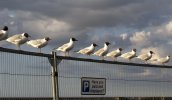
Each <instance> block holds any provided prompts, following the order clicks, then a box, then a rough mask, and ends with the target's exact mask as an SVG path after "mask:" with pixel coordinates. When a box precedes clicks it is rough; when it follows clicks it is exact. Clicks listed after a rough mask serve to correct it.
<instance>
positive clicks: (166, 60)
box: [154, 55, 170, 65]
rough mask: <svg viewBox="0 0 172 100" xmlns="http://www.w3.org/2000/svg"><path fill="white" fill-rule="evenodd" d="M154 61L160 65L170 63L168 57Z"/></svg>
mask: <svg viewBox="0 0 172 100" xmlns="http://www.w3.org/2000/svg"><path fill="white" fill-rule="evenodd" d="M154 61H157V62H160V63H161V64H163V65H164V64H165V63H168V62H169V61H170V56H169V55H168V56H166V57H164V58H158V59H155V60H154Z"/></svg>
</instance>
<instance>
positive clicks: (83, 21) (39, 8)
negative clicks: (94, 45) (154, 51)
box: [0, 0, 172, 30]
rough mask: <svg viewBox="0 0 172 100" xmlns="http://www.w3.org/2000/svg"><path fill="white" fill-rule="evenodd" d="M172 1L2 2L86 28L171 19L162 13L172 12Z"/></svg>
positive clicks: (145, 25)
mask: <svg viewBox="0 0 172 100" xmlns="http://www.w3.org/2000/svg"><path fill="white" fill-rule="evenodd" d="M171 3H172V1H171V0H166V1H161V0H158V1H156V2H155V1H154V0H144V1H138V0H132V1H126V0H115V1H112V0H94V1H92V0H87V1H84V0H65V1H62V0H57V1H56V0H50V1H46V0H36V1H35V0H29V1H26V0H24V1H23V0H15V1H13V0H6V1H1V2H0V7H1V8H2V9H3V8H7V9H10V10H23V11H31V12H36V13H39V14H42V15H46V16H49V17H53V18H56V19H58V20H61V21H64V22H67V23H69V24H71V25H72V26H73V28H74V30H82V29H83V28H86V27H114V26H118V25H122V26H127V27H136V28H144V27H147V26H149V25H159V24H162V23H163V22H164V21H166V20H168V19H165V18H163V17H162V15H163V16H164V14H165V15H166V16H169V15H171V13H170V12H171ZM159 4H161V6H159Z"/></svg>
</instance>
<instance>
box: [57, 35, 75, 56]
mask: <svg viewBox="0 0 172 100" xmlns="http://www.w3.org/2000/svg"><path fill="white" fill-rule="evenodd" d="M75 41H78V40H77V39H75V38H70V41H69V42H68V43H66V44H63V45H62V46H60V47H58V48H55V50H57V51H62V52H64V53H65V56H67V55H68V56H69V51H70V50H71V49H73V47H74V42H75Z"/></svg>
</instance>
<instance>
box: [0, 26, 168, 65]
mask: <svg viewBox="0 0 172 100" xmlns="http://www.w3.org/2000/svg"><path fill="white" fill-rule="evenodd" d="M29 37H30V35H29V34H28V33H22V34H16V35H13V36H10V37H8V27H7V26H4V27H3V29H1V30H0V41H2V40H6V41H7V42H9V43H12V44H14V45H16V47H17V49H18V50H21V48H20V45H22V44H24V43H27V44H28V45H29V46H31V47H34V48H38V49H39V52H41V48H43V47H45V46H46V45H47V44H48V42H49V40H51V39H50V38H49V37H44V38H42V39H35V40H29V39H28V38H29ZM75 41H78V40H77V39H75V38H70V40H69V42H68V43H65V44H63V45H62V46H60V47H57V48H54V49H53V50H54V51H61V52H64V55H65V56H69V51H71V50H72V49H73V48H74V44H75ZM109 45H110V43H109V42H105V43H104V46H103V47H102V48H101V49H99V50H97V51H95V48H96V47H97V46H98V45H97V44H95V43H92V44H91V45H90V46H88V47H85V48H83V49H81V50H78V51H76V53H79V54H83V55H95V56H99V57H101V60H104V59H105V58H106V57H110V58H112V59H113V60H114V61H115V60H117V57H122V58H124V59H127V60H128V61H131V59H133V58H138V59H140V60H143V61H144V62H145V63H147V61H148V60H150V59H151V58H152V55H153V54H154V52H153V51H149V52H148V53H146V54H141V55H138V56H137V55H136V49H135V48H133V49H132V50H131V51H129V52H126V53H122V50H123V49H122V48H118V49H116V50H112V51H111V52H109ZM169 60H170V56H169V55H168V56H166V57H162V58H157V59H153V61H157V62H159V63H161V64H163V65H164V64H165V63H168V62H169Z"/></svg>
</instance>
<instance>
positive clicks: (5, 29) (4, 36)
mask: <svg viewBox="0 0 172 100" xmlns="http://www.w3.org/2000/svg"><path fill="white" fill-rule="evenodd" d="M7 37H8V27H7V26H4V27H3V29H2V30H0V41H1V40H5V39H7Z"/></svg>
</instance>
